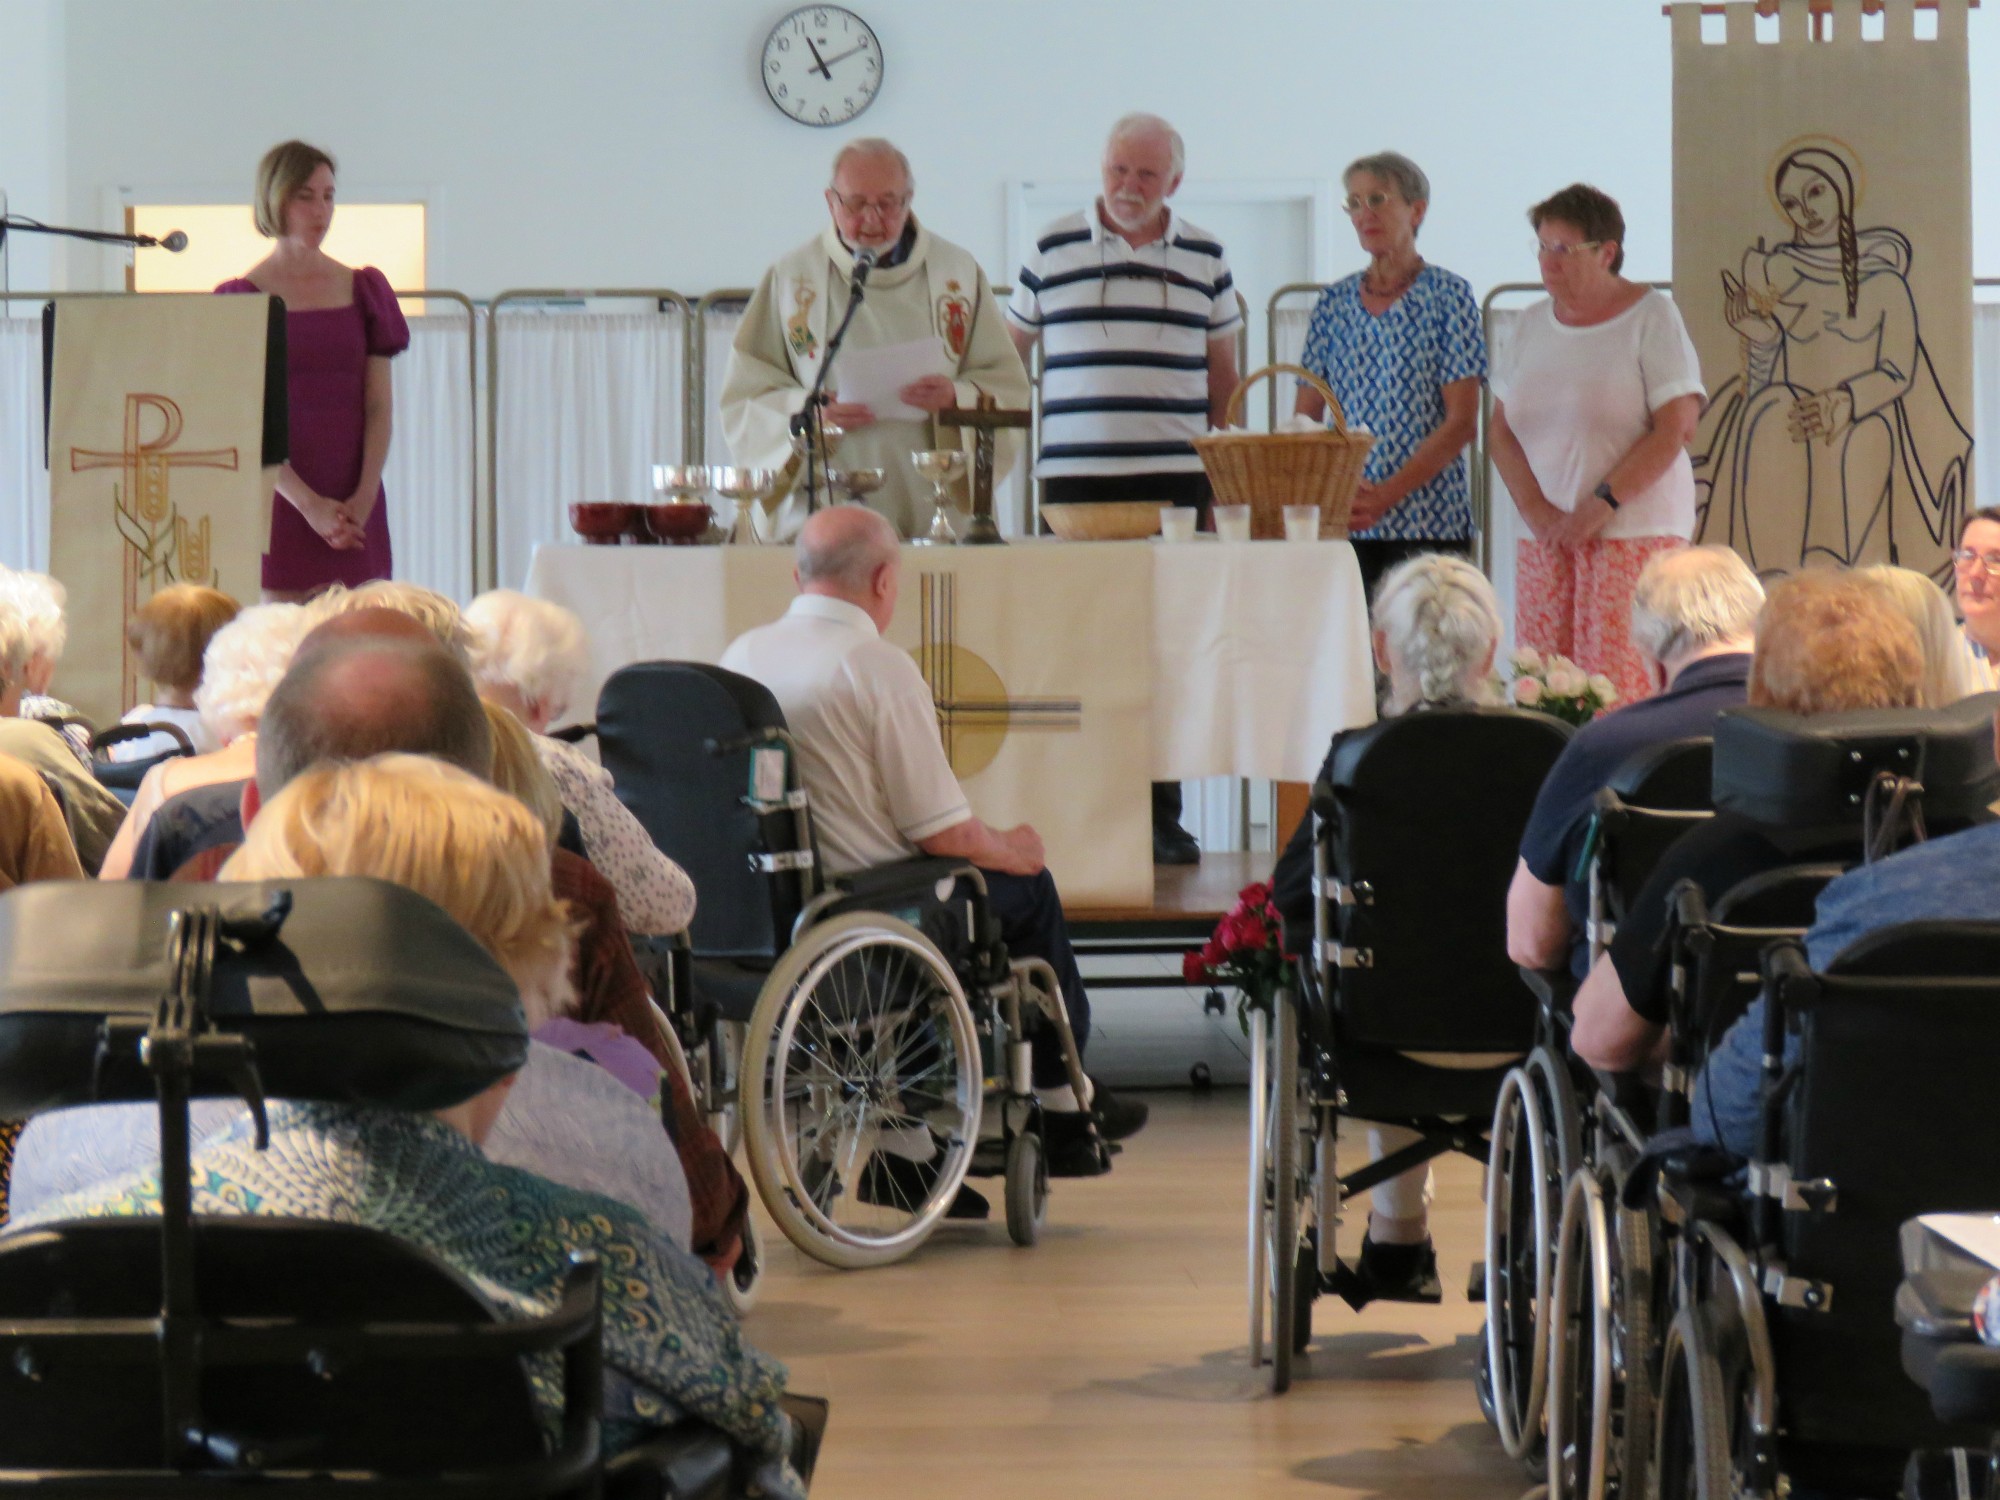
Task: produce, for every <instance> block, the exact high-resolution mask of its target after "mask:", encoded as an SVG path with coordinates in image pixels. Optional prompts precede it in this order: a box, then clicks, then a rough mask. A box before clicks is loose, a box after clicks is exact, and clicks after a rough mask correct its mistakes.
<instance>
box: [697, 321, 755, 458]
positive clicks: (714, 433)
mask: <svg viewBox="0 0 2000 1500" xmlns="http://www.w3.org/2000/svg"><path fill="white" fill-rule="evenodd" d="M748 300H749V293H747V292H746V293H744V302H747V301H748ZM744 302H720V303H717V304H715V305H714V306H711V307H708V308H706V309H704V310H703V313H702V321H701V327H702V336H703V339H704V341H705V349H706V352H705V354H704V355H703V358H702V371H701V375H702V392H701V430H702V441H703V442H704V444H705V445H706V446H705V447H704V448H703V449H702V453H703V455H704V458H705V461H706V462H708V463H712V464H733V463H735V462H736V459H735V458H734V456H733V455H731V453H730V451H729V440H728V439H727V438H725V437H724V436H723V435H722V379H723V376H725V375H727V374H728V373H729V346H730V345H731V344H732V343H734V342H735V339H736V330H737V329H739V328H741V327H742V326H743V307H744Z"/></svg>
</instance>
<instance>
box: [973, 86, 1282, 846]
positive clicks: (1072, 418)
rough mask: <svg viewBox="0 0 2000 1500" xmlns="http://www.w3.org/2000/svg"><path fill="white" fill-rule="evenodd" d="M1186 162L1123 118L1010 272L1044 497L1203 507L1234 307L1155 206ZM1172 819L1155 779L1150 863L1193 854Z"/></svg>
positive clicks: (1212, 242) (1211, 243) (1228, 283)
mask: <svg viewBox="0 0 2000 1500" xmlns="http://www.w3.org/2000/svg"><path fill="white" fill-rule="evenodd" d="M1186 163H1187V152H1186V148H1185V146H1184V145H1183V144H1182V141H1181V137H1180V133H1179V132H1178V131H1176V130H1175V129H1174V127H1173V126H1171V125H1169V124H1168V123H1167V122H1166V121H1165V120H1163V119H1161V118H1160V117H1159V116H1158V115H1145V114H1133V115H1127V116H1125V118H1124V119H1122V120H1120V121H1119V122H1118V123H1117V124H1115V125H1113V126H1112V127H1111V138H1110V140H1108V141H1107V142H1105V146H1104V162H1103V172H1104V194H1103V196H1102V197H1100V198H1099V199H1098V200H1097V201H1096V203H1095V204H1093V205H1092V206H1091V207H1090V208H1089V209H1087V210H1085V211H1084V212H1082V213H1074V214H1070V215H1069V216H1068V217H1066V218H1061V219H1058V220H1056V221H1055V223H1053V224H1051V225H1049V226H1048V227H1047V228H1046V229H1044V230H1043V231H1042V233H1041V235H1040V237H1039V238H1038V239H1037V240H1036V242H1035V251H1034V254H1032V255H1030V256H1029V257H1028V263H1027V264H1026V265H1024V266H1023V267H1021V274H1020V276H1019V277H1018V278H1017V279H1016V282H1015V286H1014V297H1013V300H1012V301H1011V302H1009V303H1008V304H1007V331H1008V332H1009V333H1010V334H1011V335H1013V339H1014V347H1015V348H1017V349H1019V350H1020V351H1021V358H1022V359H1023V360H1024V361H1025V360H1026V359H1027V358H1028V351H1029V350H1031V349H1033V348H1034V346H1035V343H1036V341H1037V340H1040V341H1041V345H1042V370H1043V374H1042V451H1041V454H1040V456H1039V458H1038V459H1037V461H1036V464H1035V477H1036V478H1038V479H1040V480H1041V481H1042V499H1043V502H1044V503H1045V504H1048V505H1063V504H1068V503H1070V502H1073V501H1103V500H1171V501H1174V502H1175V503H1176V504H1179V505H1192V506H1197V507H1202V508H1205V507H1206V506H1207V504H1208V498H1209V491H1208V478H1207V475H1206V473H1205V472H1204V471H1203V469H1202V463H1201V456H1200V455H1199V454H1198V453H1196V452H1195V450H1194V439H1195V438H1197V437H1199V436H1200V435H1201V434H1202V433H1203V432H1204V431H1206V430H1207V429H1208V428H1209V427H1210V426H1215V427H1220V426H1221V425H1222V422H1223V414H1224V412H1225V410H1226V409H1227V407H1228V403H1229V397H1230V395H1231V394H1232V393H1233V392H1234V391H1235V389H1236V380H1237V371H1236V331H1237V329H1238V327H1239V326H1240V325H1241V324H1242V321H1243V316H1242V313H1241V312H1240V310H1239V309H1238V307H1237V302H1236V283H1235V281H1234V279H1233V278H1232V277H1231V276H1230V274H1229V264H1228V262H1227V261H1225V260H1224V259H1223V255H1222V246H1221V245H1220V244H1219V243H1217V241H1216V239H1215V237H1214V236H1213V235H1211V234H1210V233H1209V232H1208V231H1207V230H1205V229H1200V228H1197V227H1196V226H1195V225H1193V224H1190V223H1188V222H1187V221H1186V220H1185V219H1183V218H1181V217H1180V216H1179V215H1177V214H1176V213H1175V212H1174V211H1173V209H1172V208H1171V207H1169V206H1168V203H1167V200H1168V199H1169V198H1171V197H1172V196H1173V195H1174V191H1175V189H1177V188H1178V187H1179V186H1180V185H1181V174H1182V172H1183V170H1184V169H1185V167H1186ZM1180 818H1181V788H1180V783H1179V782H1177V781H1162V782H1156V783H1155V784H1154V787H1153V858H1154V860H1155V861H1156V862H1157V863H1159V864H1170V865H1182V864H1193V863H1194V862H1195V861H1197V860H1198V859H1200V858H1201V851H1200V850H1199V849H1198V848H1197V847H1196V845H1195V841H1194V839H1193V837H1192V836H1191V835H1190V834H1189V833H1188V832H1187V831H1186V830H1185V829H1184V828H1182V827H1181V821H1180Z"/></svg>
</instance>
